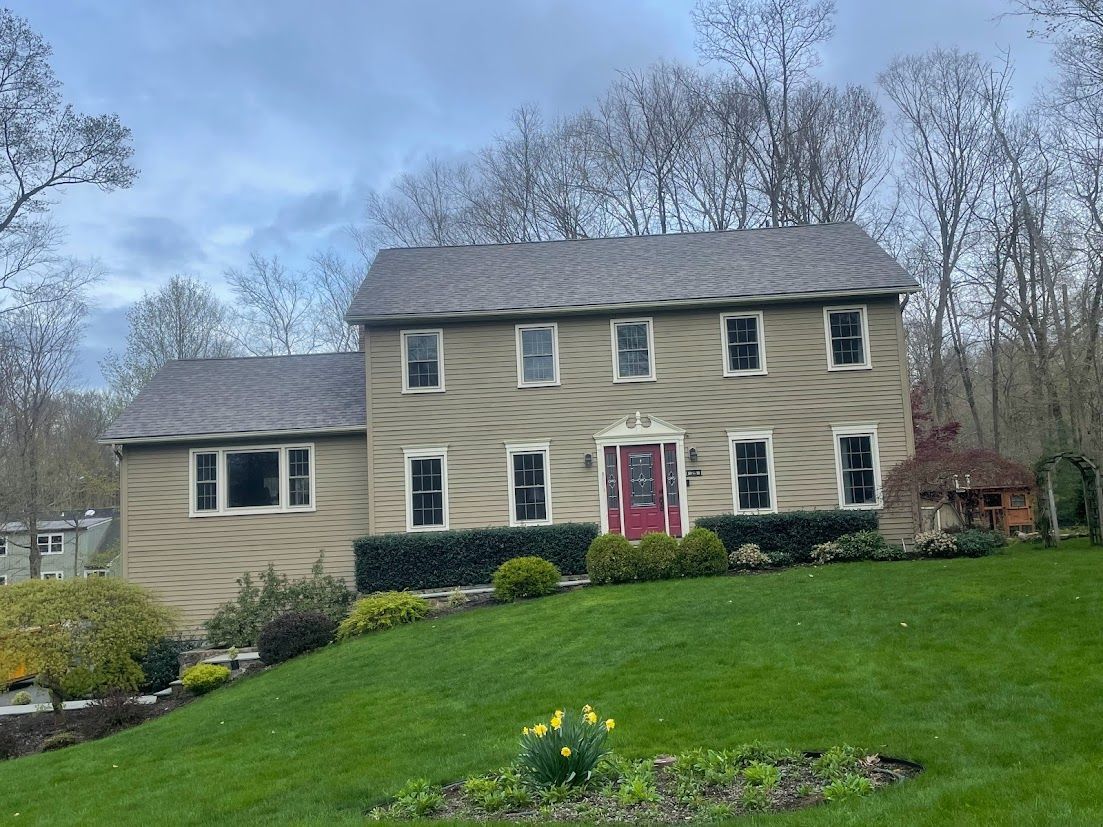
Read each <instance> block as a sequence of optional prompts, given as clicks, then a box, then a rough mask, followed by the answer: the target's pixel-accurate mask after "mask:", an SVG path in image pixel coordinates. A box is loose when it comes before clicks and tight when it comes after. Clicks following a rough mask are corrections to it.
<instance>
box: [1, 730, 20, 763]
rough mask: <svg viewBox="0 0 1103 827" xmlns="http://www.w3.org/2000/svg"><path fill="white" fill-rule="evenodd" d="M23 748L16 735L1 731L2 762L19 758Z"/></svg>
mask: <svg viewBox="0 0 1103 827" xmlns="http://www.w3.org/2000/svg"><path fill="white" fill-rule="evenodd" d="M20 749H21V746H20V743H19V739H18V738H16V736H15V733H14V732H11V731H9V730H7V729H0V761H7V760H8V759H9V758H18V757H19V752H20Z"/></svg>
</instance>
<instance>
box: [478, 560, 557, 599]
mask: <svg viewBox="0 0 1103 827" xmlns="http://www.w3.org/2000/svg"><path fill="white" fill-rule="evenodd" d="M559 578H560V574H559V569H557V568H556V567H555V566H554V565H553V564H552V563H549V562H548V561H547V560H544V559H543V558H541V557H514V558H513V559H512V560H506V561H505V562H504V563H502V565H500V566H498V569H497V570H496V571H495V572H494V577H493V578H492V579H491V583H493V585H494V597H495V599H497V600H501V601H502V602H504V603H508V602H510V601H511V600H516V599H517V598H519V597H543V596H544V595H546V594H555V592H556V591H557V590H558V589H559Z"/></svg>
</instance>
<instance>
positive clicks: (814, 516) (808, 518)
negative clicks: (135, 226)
mask: <svg viewBox="0 0 1103 827" xmlns="http://www.w3.org/2000/svg"><path fill="white" fill-rule="evenodd" d="M877 516H878V515H877V512H876V511H863V510H853V509H842V508H836V509H832V510H825V511H785V512H782V513H779V514H722V515H720V516H717V517H701V518H700V519H698V520H697V521H696V524H697V525H698V526H699V527H701V528H707V529H710V530H712V531H715V532H716V534H717V535H719V537H720V540H721V541H722V542H723V543H724V548H726V549H727V550H728V552H729V553H730V552H733V551H736V550H737V549H738V548H739V547H740V546H742V545H744V544H746V543H754V544H755V545H757V546H758V547H759V548H760V549H762V551H763V552H764V553H765V554H766V555H767V556H769V558H770V560H771V561H772V562H773V563H774V564H775V565H787V564H796V563H809V562H812V560H813V554H812V548H813V546H816V545H818V544H821V543H826V542H829V541H831V540H834V539H835V538H837V537H841V536H842V535H844V534H853V533H854V532H858V531H870V530H873V529H875V528H877Z"/></svg>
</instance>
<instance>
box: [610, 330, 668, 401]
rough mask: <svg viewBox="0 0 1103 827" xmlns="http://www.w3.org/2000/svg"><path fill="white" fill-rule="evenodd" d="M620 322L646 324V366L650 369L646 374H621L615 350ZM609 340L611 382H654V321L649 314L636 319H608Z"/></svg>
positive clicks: (617, 354) (618, 357)
mask: <svg viewBox="0 0 1103 827" xmlns="http://www.w3.org/2000/svg"><path fill="white" fill-rule="evenodd" d="M622 324H646V325H647V366H648V367H649V368H650V369H651V371H650V373H648V375H647V376H621V375H620V354H619V353H618V351H617V326H618V325H622ZM609 340H610V343H611V344H612V347H613V382H614V383H616V384H618V385H619V384H621V383H626V382H654V381H656V378H657V376H656V372H655V321H654V319H653V318H652V317H651V316H641V317H640V318H636V319H610V320H609Z"/></svg>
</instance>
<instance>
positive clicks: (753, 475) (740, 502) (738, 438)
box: [728, 431, 777, 514]
mask: <svg viewBox="0 0 1103 827" xmlns="http://www.w3.org/2000/svg"><path fill="white" fill-rule="evenodd" d="M728 442H729V444H730V446H731V469H732V500H733V505H734V508H735V513H736V514H739V513H741V512H759V513H760V512H770V511H777V502H776V499H777V498H776V495H775V494H774V488H775V486H774V437H773V431H728Z"/></svg>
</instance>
